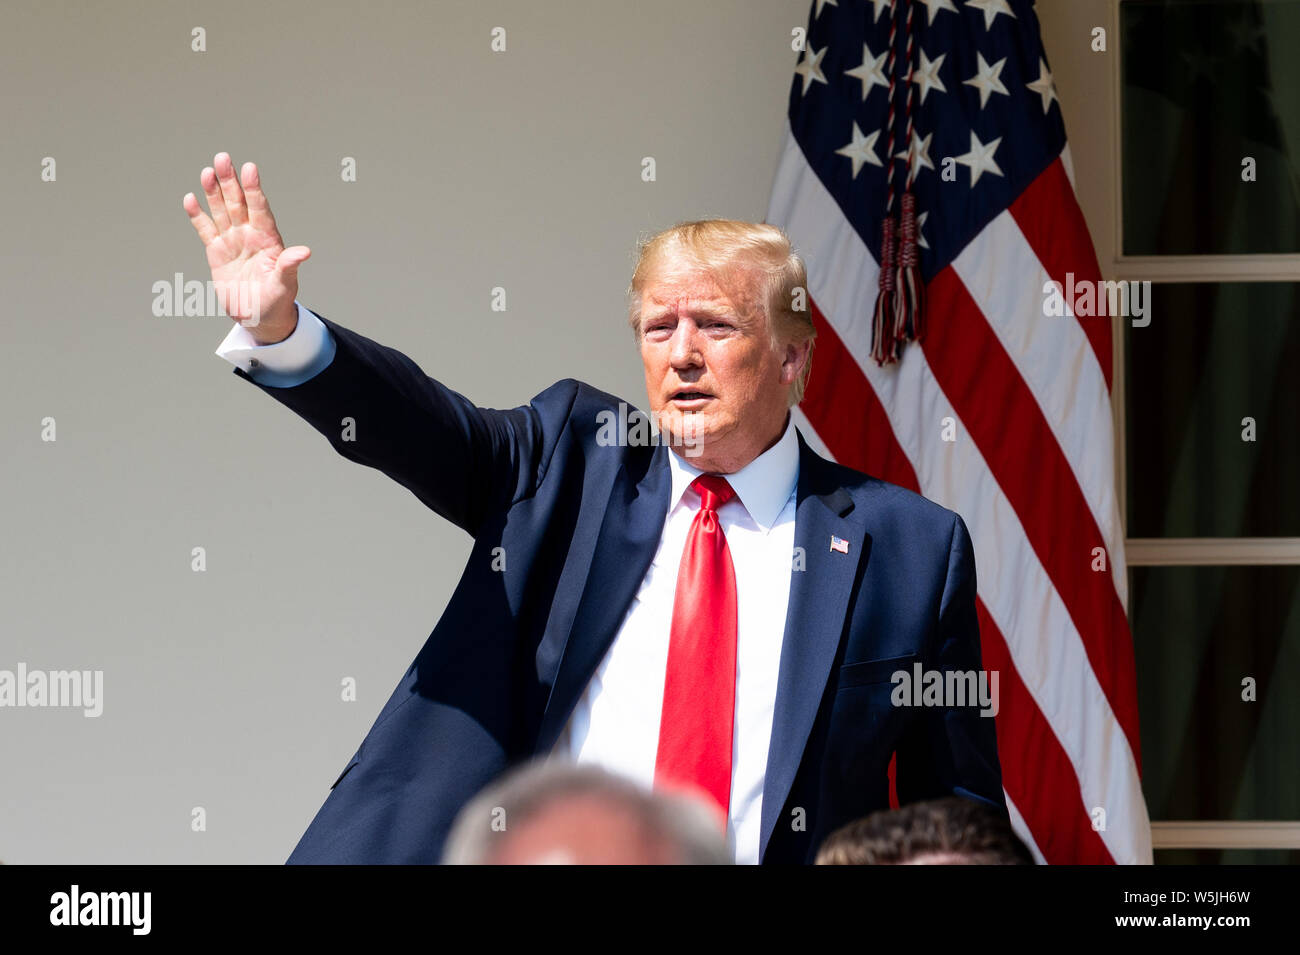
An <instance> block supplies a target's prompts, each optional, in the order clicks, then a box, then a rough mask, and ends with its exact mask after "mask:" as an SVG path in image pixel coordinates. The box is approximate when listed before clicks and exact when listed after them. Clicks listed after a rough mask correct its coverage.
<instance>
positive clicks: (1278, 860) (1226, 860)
mask: <svg viewBox="0 0 1300 955" xmlns="http://www.w3.org/2000/svg"><path fill="white" fill-rule="evenodd" d="M1155 864H1156V865H1300V849H1157V850H1156V851H1155Z"/></svg>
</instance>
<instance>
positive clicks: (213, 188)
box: [199, 166, 230, 232]
mask: <svg viewBox="0 0 1300 955" xmlns="http://www.w3.org/2000/svg"><path fill="white" fill-rule="evenodd" d="M199 185H201V186H202V187H203V194H204V195H205V196H207V197H208V209H209V210H211V212H212V221H213V223H214V224H215V225H216V227H217V231H218V232H225V231H226V230H227V229H229V228H230V216H229V215H227V214H226V200H225V199H223V198H222V196H221V187H220V186H219V185H217V174H216V173H215V172H213V170H212V167H211V166H205V167H204V168H203V171H202V172H201V173H199Z"/></svg>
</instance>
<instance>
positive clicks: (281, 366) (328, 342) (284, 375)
mask: <svg viewBox="0 0 1300 955" xmlns="http://www.w3.org/2000/svg"><path fill="white" fill-rule="evenodd" d="M294 305H296V306H297V307H298V324H297V326H296V327H295V328H294V330H293V332H292V333H290V335H289V337H288V338H286V339H284V341H280V342H275V343H274V344H271V345H259V344H258V343H257V341H256V339H254V338H253V336H252V334H251V333H250V332H249V331H248V329H247V328H245V327H244V326H243V325H240V324H239V323H238V322H236V323H235V324H234V325H232V326H231V328H230V331H229V333H227V335H226V337H225V339H224V340H223V341H222V342H221V344H220V345H219V346H217V352H216V353H217V355H219V356H220V357H221V358H224V359H225V360H226V361H228V362H230V363H231V364H232V365H235V366H236V367H238V368H240V369H241V370H243V371H244V372H245V373H247V374H248V376H249V377H250V378H252V379H253V380H254V381H256V382H258V383H259V384H265V385H272V386H275V387H280V388H287V387H291V386H292V385H295V384H300V383H302V382H303V381H306V380H307V379H308V378H311V377H314V376H315V375H316V374H318V373H319V372H320V371H321V370H322V369H324V368H325V366H327V365H328V364H329V363H330V361H331V360H333V358H334V337H333V336H332V335H330V333H329V329H328V328H326V327H325V324H324V323H323V322H322V321H321V320H320V319H319V318H317V317H316V315H315V314H313V313H312V311H311V310H310V309H308V308H306V307H305V306H303V305H302V303H300V302H297V301H295V302H294Z"/></svg>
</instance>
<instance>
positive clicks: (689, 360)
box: [669, 322, 700, 368]
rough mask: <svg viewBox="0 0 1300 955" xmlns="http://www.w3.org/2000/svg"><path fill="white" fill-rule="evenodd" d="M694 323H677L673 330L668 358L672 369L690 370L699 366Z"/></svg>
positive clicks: (697, 331) (697, 330) (698, 351)
mask: <svg viewBox="0 0 1300 955" xmlns="http://www.w3.org/2000/svg"><path fill="white" fill-rule="evenodd" d="M698 334H699V329H697V328H696V327H695V323H694V322H678V323H677V328H676V329H674V330H673V347H672V352H671V354H670V356H669V360H670V361H671V362H672V366H673V367H674V368H691V367H693V366H695V365H698V364H700V349H699V345H698V342H697V340H696V336H697V335H698Z"/></svg>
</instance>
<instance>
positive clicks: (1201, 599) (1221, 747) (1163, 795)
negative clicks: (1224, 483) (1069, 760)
mask: <svg viewBox="0 0 1300 955" xmlns="http://www.w3.org/2000/svg"><path fill="white" fill-rule="evenodd" d="M1131 574H1132V608H1131V614H1130V616H1131V619H1132V624H1133V641H1134V650H1135V654H1136V657H1137V679H1138V711H1139V716H1140V719H1141V724H1142V729H1141V732H1142V789H1143V792H1144V793H1145V794H1146V798H1147V808H1148V810H1149V812H1150V815H1151V818H1152V819H1153V820H1200V819H1221V820H1256V821H1263V820H1270V821H1272V820H1289V821H1300V758H1298V757H1300V567H1135V568H1133V569H1132V570H1131ZM1247 677H1250V678H1253V679H1254V681H1255V699H1254V701H1253V702H1248V701H1245V700H1243V699H1242V695H1243V686H1242V680H1243V679H1245V678H1247Z"/></svg>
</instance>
